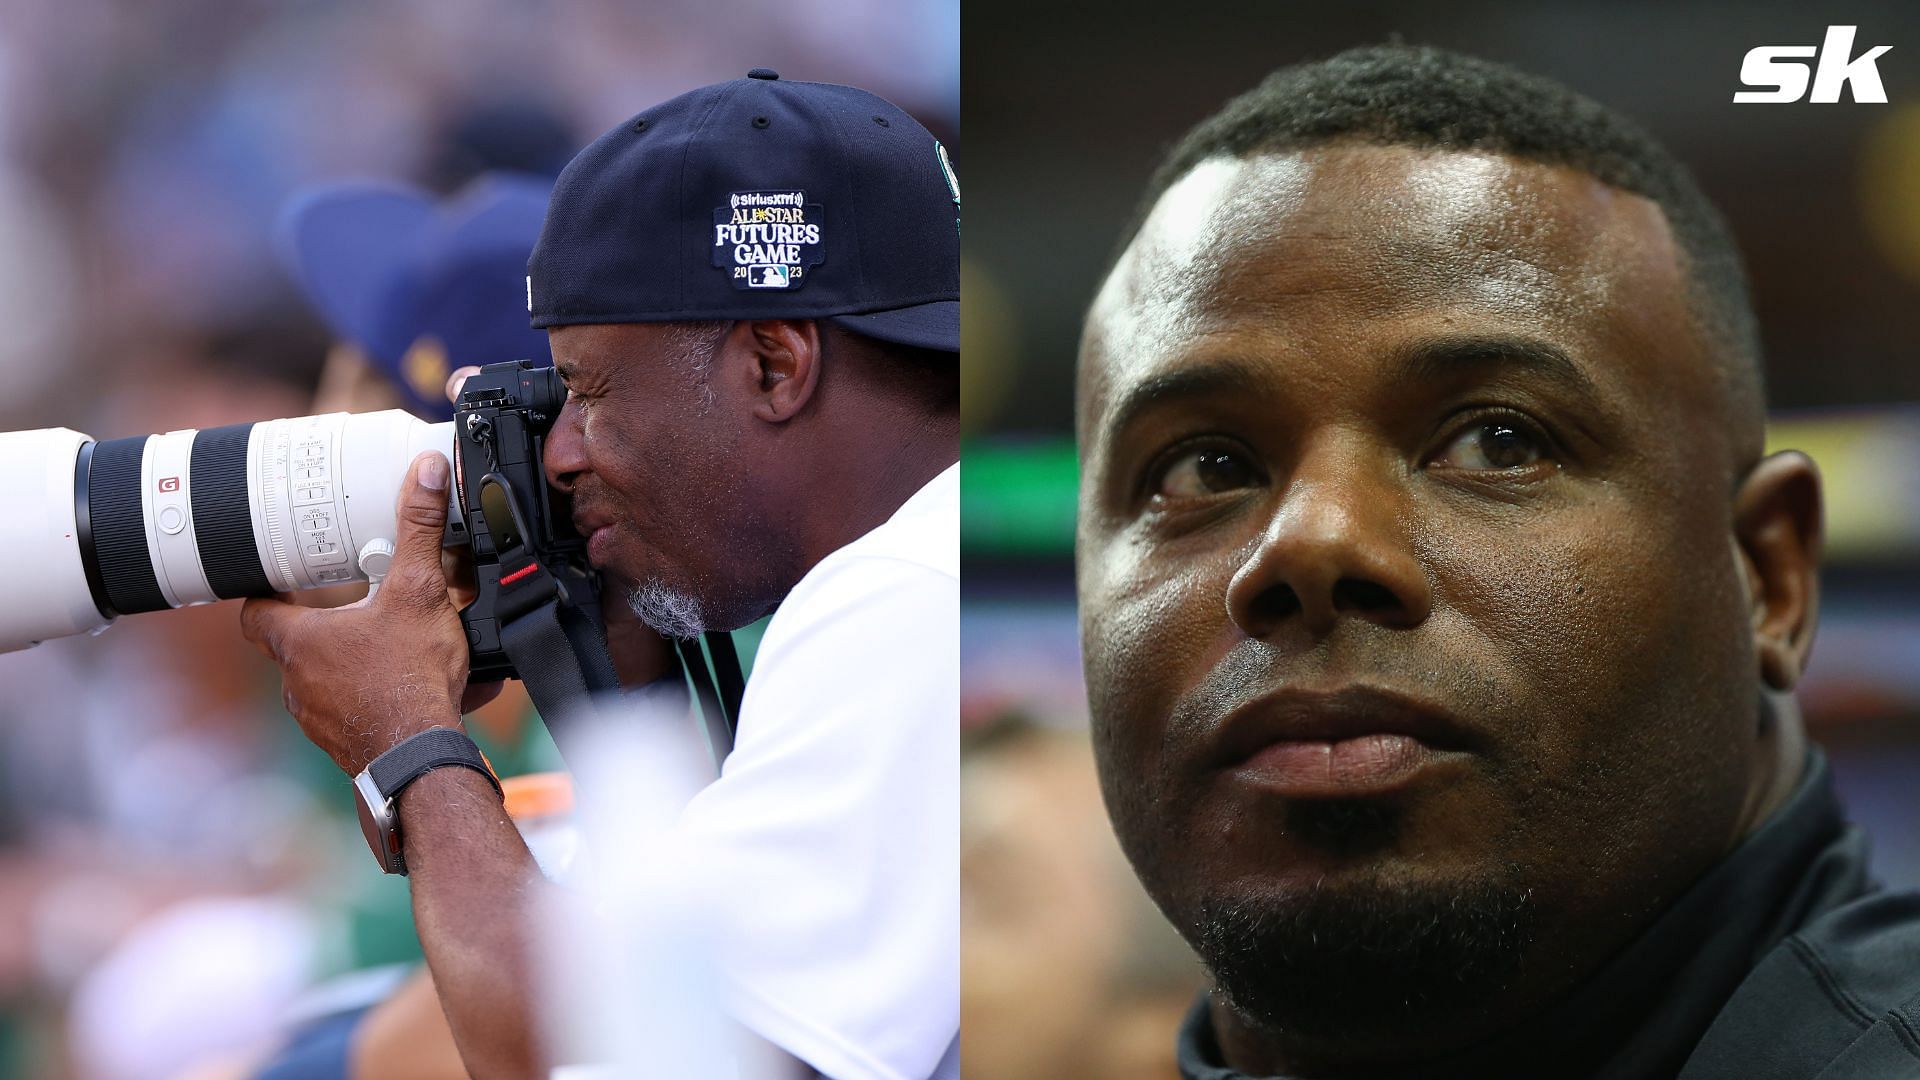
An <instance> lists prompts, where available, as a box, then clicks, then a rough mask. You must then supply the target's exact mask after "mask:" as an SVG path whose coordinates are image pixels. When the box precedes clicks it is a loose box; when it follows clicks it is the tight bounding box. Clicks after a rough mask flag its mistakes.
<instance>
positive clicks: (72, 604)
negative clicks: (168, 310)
mask: <svg viewBox="0 0 1920 1080" xmlns="http://www.w3.org/2000/svg"><path fill="white" fill-rule="evenodd" d="M453 445H454V435H453V425H452V424H451V423H443V424H428V423H426V422H424V421H422V420H419V419H417V418H415V417H413V416H411V415H409V414H407V413H405V412H402V411H400V410H397V409H396V410H389V411H387V412H379V413H366V414H360V415H349V414H346V413H332V414H329V415H325V416H303V417H296V418H293V419H289V420H269V421H265V422H263V423H259V424H238V425H234V426H232V427H225V428H211V429H207V430H202V431H192V430H189V431H174V432H168V433H167V434H165V435H153V436H144V435H143V436H137V437H134V438H128V439H113V440H109V441H107V442H98V443H96V442H94V441H93V440H91V439H89V438H87V437H86V436H85V435H82V434H80V433H78V432H73V431H68V430H66V429H64V428H56V429H47V430H42V431H27V432H10V433H0V507H5V508H6V509H5V511H3V512H0V560H4V564H5V565H9V566H12V567H13V568H14V569H15V582H14V584H13V585H12V586H10V587H9V601H8V602H7V603H5V604H0V652H10V651H12V650H15V649H22V648H26V647H28V646H30V645H34V644H37V643H39V642H40V641H42V640H44V639H46V638H50V637H63V636H66V635H70V634H79V633H85V632H88V631H94V630H98V629H100V628H102V627H104V626H106V625H107V623H108V622H110V621H111V620H112V619H113V618H114V617H116V616H119V615H129V614H134V613H136V612H142V611H157V610H160V609H162V608H168V607H181V606H185V605H188V604H204V603H210V602H212V601H215V600H224V599H232V598H234V597H240V596H263V595H266V594H268V593H271V592H295V591H299V590H303V589H311V588H317V587H319V586H322V585H331V584H340V583H344V582H351V581H364V580H366V576H367V575H366V574H365V573H364V572H363V571H362V569H361V567H360V565H359V552H360V551H361V550H362V549H363V548H364V547H365V546H366V545H367V544H368V543H369V542H370V541H374V540H388V541H391V540H393V539H394V537H395V533H396V531H397V530H396V524H397V522H396V516H395V506H394V504H395V500H396V499H397V498H398V496H399V492H400V484H401V482H402V480H404V479H405V477H406V470H407V464H408V463H409V462H410V461H411V460H412V459H413V458H414V457H415V456H416V455H417V454H419V453H421V452H422V451H426V450H433V451H437V452H439V453H440V454H441V455H443V456H449V457H450V456H451V454H452V450H453ZM449 499H450V502H451V494H450V496H449ZM450 512H451V507H450ZM382 546H383V545H375V549H379V548H381V547H382Z"/></svg>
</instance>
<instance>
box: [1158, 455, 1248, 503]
mask: <svg viewBox="0 0 1920 1080" xmlns="http://www.w3.org/2000/svg"><path fill="white" fill-rule="evenodd" d="M1259 482H1260V474H1259V471H1258V470H1257V469H1255V468H1254V466H1253V463H1252V462H1250V461H1248V460H1247V459H1246V458H1244V457H1242V456H1240V455H1239V454H1236V453H1234V452H1233V451H1231V450H1225V449H1221V448H1220V447H1212V446H1209V447H1200V448H1196V449H1193V450H1188V451H1187V452H1185V453H1183V454H1181V455H1180V456H1179V457H1176V458H1174V459H1173V460H1172V462H1170V463H1169V464H1168V465H1167V467H1166V469H1165V470H1164V471H1162V472H1161V474H1160V482H1159V483H1158V484H1157V485H1155V486H1154V491H1153V494H1154V496H1155V497H1157V498H1162V499H1199V498H1205V497H1206V496H1208V495H1217V494H1219V493H1221V492H1223V491H1234V490H1238V489H1240V488H1246V487H1252V486H1254V485H1255V484H1257V483H1259Z"/></svg>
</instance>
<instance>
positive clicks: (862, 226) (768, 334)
mask: <svg viewBox="0 0 1920 1080" xmlns="http://www.w3.org/2000/svg"><path fill="white" fill-rule="evenodd" d="M524 301H525V304H526V307H527V309H528V310H529V311H530V313H531V316H532V323H533V325H534V326H535V327H538V328H541V329H544V330H546V331H547V332H548V334H549V342H550V344H551V346H552V352H553V357H554V361H555V366H556V368H557V369H558V371H559V373H560V375H561V377H562V378H563V379H564V380H565V381H566V383H567V386H568V389H569V397H568V400H567V404H566V406H565V408H564V410H563V412H562V413H561V415H560V417H559V418H558V420H557V422H556V424H555V427H554V429H553V432H552V433H551V435H550V436H549V437H548V441H547V444H546V460H545V466H546V471H547V476H548V478H549V480H550V481H551V482H552V483H553V484H554V485H555V486H556V487H557V488H559V489H560V490H562V491H564V492H566V493H568V494H570V495H571V496H572V499H573V508H574V515H575V519H576V524H577V525H578V527H579V528H580V530H581V532H582V533H583V534H584V535H587V536H589V537H590V540H589V552H590V556H591V558H592V561H593V562H594V564H595V565H596V566H597V567H599V569H600V570H601V571H602V572H603V573H604V574H605V575H606V577H607V579H608V584H609V587H610V588H612V589H615V590H617V592H616V595H623V596H624V597H625V598H626V600H627V605H626V606H627V607H628V608H629V609H630V610H631V611H632V612H633V613H634V614H635V615H636V616H637V618H638V619H639V620H640V621H641V623H643V624H644V626H645V627H647V628H649V629H648V632H647V633H645V634H644V635H642V634H633V635H627V636H624V637H623V638H621V639H620V640H618V641H616V642H615V649H616V660H617V662H618V663H619V665H620V669H621V673H622V678H623V681H625V682H627V683H628V684H630V685H632V684H638V683H645V682H648V681H651V680H653V679H657V678H661V677H672V678H678V675H677V673H676V672H675V668H674V665H673V662H672V660H671V651H670V648H671V647H670V639H673V638H692V637H696V636H698V635H699V634H701V633H702V632H704V631H708V630H729V629H734V628H737V627H740V626H743V625H745V624H747V623H750V622H752V621H754V620H756V619H759V618H761V617H764V616H767V615H769V614H772V616H773V618H772V621H771V623H770V624H769V626H768V628H767V631H766V634H765V636H764V637H763V639H762V641H761V644H760V648H759V653H758V655H757V657H756V661H755V664H754V669H753V672H752V676H751V678H750V679H749V681H748V684H747V687H746V695H745V699H744V702H743V704H742V707H741V716H740V721H739V733H738V739H737V743H736V745H735V748H734V750H733V752H732V754H731V756H730V757H728V758H727V759H726V762H725V764H724V767H723V769H722V770H721V773H720V776H719V777H718V779H716V780H714V781H713V782H712V783H711V784H710V785H709V786H708V787H706V788H705V789H704V790H702V791H701V792H700V793H699V794H698V795H697V796H695V797H694V798H693V800H692V802H691V803H690V804H689V805H688V806H687V807H686V809H685V811H684V812H683V813H682V814H681V815H680V817H679V820H678V823H677V828H678V831H679V833H680V834H681V836H682V838H683V839H684V840H685V841H686V842H687V843H688V844H689V845H691V846H693V847H696V848H697V849H698V850H700V851H701V853H702V862H701V866H700V871H701V873H702V874H704V875H705V876H706V882H705V884H707V885H708V886H712V887H713V888H712V892H713V894H714V895H718V896H721V897H723V898H724V901H723V902H722V903H721V904H719V905H717V909H716V910H715V911H713V912H712V917H713V919H714V922H715V925H716V926H717V927H719V928H720V931H719V932H721V933H722V934H724V935H725V936H726V937H727V938H728V939H729V943H730V944H731V945H733V946H735V947H734V948H731V949H730V950H729V958H728V961H727V967H726V971H725V975H726V983H727V989H728V1004H729V1008H730V1010H731V1012H732V1014H733V1016H734V1017H735V1018H736V1019H737V1020H738V1021H739V1023H740V1024H742V1025H743V1026H744V1027H745V1029H747V1030H749V1031H751V1032H753V1033H754V1034H756V1035H757V1036H759V1037H760V1038H761V1039H762V1040H764V1041H765V1042H766V1043H768V1044H770V1045H772V1046H773V1047H776V1048H778V1049H779V1050H780V1051H781V1052H782V1053H783V1054H784V1055H785V1060H786V1061H787V1063H788V1066H789V1067H790V1068H791V1070H792V1071H793V1072H794V1073H795V1074H796V1075H800V1074H807V1075H811V1074H821V1075H826V1076H831V1077H836V1078H863V1077H874V1078H889V1080H895V1078H905V1077H914V1078H918V1077H927V1076H939V1077H953V1076H957V1074H958V1062H957V1028H958V986H957V979H958V975H957V969H958V957H957V953H958V943H957V940H956V935H957V924H958V911H957V907H958V897H957V892H958V867H957V837H956V833H957V821H956V813H957V811H956V802H957V784H958V779H957V774H958V764H957V753H958V751H957V732H958V702H957V696H958V667H959V657H958V625H957V621H958V613H959V591H958V563H959V535H958V528H959V517H958V514H959V484H958V465H957V462H958V457H959V439H958V430H959V392H958V385H959V363H958V351H959V189H958V182H957V180H956V179H955V178H954V175H953V171H952V169H951V167H950V164H949V162H948V160H947V155H946V152H945V150H944V148H942V147H941V146H940V145H939V143H938V142H936V141H935V140H934V138H933V137H932V136H931V135H930V134H928V133H927V131H926V130H925V129H924V128H923V127H921V125H920V124H919V123H918V122H916V121H915V120H914V119H913V118H912V117H910V116H908V115H907V114H906V113H904V112H902V111H901V110H900V109H898V108H896V107H895V106H893V105H891V104H890V103H888V102H886V101H884V100H882V99H880V98H878V97H875V96H874V95H872V94H869V93H866V92H865V91H861V90H857V89H853V88H850V87H843V86H834V85H829V84H821V83H805V82H794V81H789V80H783V79H781V78H780V77H779V75H778V74H777V73H775V72H773V71H769V70H765V69H755V70H754V71H753V72H751V73H749V75H748V76H747V77H746V78H743V79H737V80H733V81H731V82H726V83H721V84H718V85H714V86H708V87H704V88H701V89H699V90H695V91H692V92H691V93H688V94H684V95H682V96H680V97H677V98H674V99H672V100H670V101H666V102H663V103H661V104H659V105H657V106H655V107H653V108H650V109H648V110H645V111H643V112H641V113H640V114H638V115H636V116H634V117H632V118H631V119H629V120H627V121H625V122H623V123H622V124H620V125H619V126H618V127H616V128H614V129H613V130H611V131H609V132H608V133H607V134H605V135H603V136H602V137H601V138H600V139H598V140H596V141H595V142H594V143H593V144H592V145H590V146H589V147H588V148H587V149H586V150H584V151H583V152H582V153H581V154H580V155H579V156H578V157H576V158H575V159H574V161H573V162H572V163H571V164H570V165H569V166H568V167H567V169H566V171H565V172H564V173H563V174H562V175H561V177H560V179H559V182H558V184H557V185H556V188H555V191H554V195H553V199H552V202H551V204H550V206H549V208H548V212H547V217H546V221H545V225H544V228H543V230H542V233H541V237H540V242H539V244H538V246H537V247H536V248H535V250H534V252H533V257H532V259H531V261H530V263H529V264H528V275H527V280H526V282H525V296H524ZM448 482H449V481H448V476H447V469H446V462H445V459H444V458H442V457H440V456H439V455H433V454H429V455H423V456H422V458H421V459H420V460H419V461H417V462H416V463H415V465H414V467H413V469H412V470H410V472H409V474H408V478H407V481H406V484H405V485H404V487H403V491H402V495H401V502H400V518H401V521H402V526H401V535H400V536H399V537H398V538H397V539H396V554H395V558H394V562H393V565H392V569H391V571H390V574H389V577H388V578H387V580H386V582H385V584H384V585H383V587H382V588H381V589H380V590H379V592H378V593H377V594H376V595H375V597H374V598H373V599H372V600H371V601H369V602H368V603H367V604H364V605H359V606H355V607H350V608H346V609H336V610H313V609H304V608H297V607H294V606H292V605H289V604H285V603H282V602H279V601H259V602H255V603H252V604H250V606H249V607H248V608H247V610H246V612H245V614H244V615H243V625H244V628H245V631H246V633H247V635H248V637H249V638H251V639H252V640H253V641H255V642H256V643H257V644H258V645H259V646H260V647H261V648H262V649H263V650H264V651H266V652H268V653H269V654H270V655H271V656H273V657H274V658H275V660H276V661H277V662H278V663H279V664H280V666H281V670H282V675H283V679H284V683H285V689H286V695H287V702H288V704H289V707H290V709H291V711H293V713H294V715H295V717H296V718H297V719H298V720H299V722H300V725H301V728H302V730H304V731H305V732H306V733H307V735H308V736H309V737H310V738H312V739H313V740H314V742H315V743H316V744H318V745H319V746H321V747H322V748H323V749H325V750H327V752H328V753H329V754H330V755H331V756H332V757H333V758H334V760H335V762H336V763H338V764H339V766H340V767H341V768H342V769H343V770H344V771H346V772H347V773H349V774H357V773H360V772H362V771H363V770H365V769H367V768H368V767H369V764H370V763H371V762H373V761H375V760H376V759H378V758H381V757H382V755H387V754H392V753H394V748H395V747H402V752H406V748H407V747H409V746H419V745H425V743H424V742H421V741H420V740H423V739H434V740H454V739H456V738H457V737H456V736H451V735H449V734H448V733H449V732H453V733H457V732H459V731H460V730H461V719H460V714H461V705H462V697H463V693H464V692H465V691H466V689H467V687H466V681H467V644H466V640H465V637H464V635H463V633H462V631H461V628H460V623H459V620H458V617H457V614H456V612H455V610H454V608H453V606H452V605H451V604H450V603H449V601H448V597H447V583H446V580H445V578H444V576H443V574H442V572H441V569H440V561H439V558H440V548H439V545H440V537H441V529H442V526H443V518H444V513H445V504H446V494H445V493H446V489H447V485H448ZM423 733H425V734H423ZM441 745H444V746H453V747H454V749H453V750H450V751H449V754H450V755H451V756H455V757H458V758H459V759H460V760H459V762H458V763H457V764H456V765H455V767H447V768H435V769H432V770H431V771H426V772H422V773H419V774H418V775H417V776H416V778H415V779H413V780H412V782H411V783H410V784H409V785H408V786H406V787H405V788H404V789H403V790H400V791H399V792H398V793H397V795H396V797H395V800H394V806H395V807H396V809H397V813H398V817H399V835H400V841H401V843H402V845H403V854H404V858H405V861H406V865H407V868H408V870H409V872H410V875H411V878H412V893H413V900H414V911H415V920H416V925H417V927H418V929H419V932H420V937H421V941H422V944H423V946H424V948H425V951H426V954H427V959H428V963H429V965H430V967H431V968H432V971H433V977H434V984H435V987H436V989H437V991H438V995H439V1004H440V1007H441V1008H442V1010H444V1012H445V1015H446V1018H447V1020H448V1023H449V1026H450V1027H451V1030H452V1032H453V1035H454V1039H455V1042H456V1043H457V1045H458V1048H459V1051H460V1055H461V1058H462V1060H463V1061H464V1063H465V1065H466V1067H467V1068H468V1069H469V1070H471V1071H472V1072H473V1073H474V1074H475V1075H477V1076H525V1075H531V1074H534V1073H537V1072H539V1071H541V1070H542V1069H543V1068H545V1067H547V1066H549V1065H551V1064H553V1063H552V1062H551V1061H550V1060H549V1058H550V1054H549V1053H548V1051H547V1050H546V1049H545V1048H543V1046H542V1044H541V1039H540V1031H539V1028H538V1018H537V1015H536V1010H535V1007H534V1003H533V1002H532V1001H531V992H530V987H531V985H532V979H531V977H530V971H531V965H532V962H533V957H532V956H531V955H530V950H531V948H532V946H531V945H530V941H531V940H533V938H532V935H533V933H534V928H533V927H532V926H530V925H529V914H530V912H532V911H533V910H534V909H535V905H536V904H537V903H538V901H539V896H540V894H541V891H542V887H543V882H542V880H541V878H540V876H539V874H538V872H537V870H536V868H535V865H534V863H533V861H532V859H531V857H530V856H529V855H528V852H527V849H526V846H525V844H523V843H522V841H521V839H520V837H519V835H518V834H517V833H516V832H515V831H514V829H513V826H512V825H511V823H510V822H509V821H508V820H507V819H506V817H505V815H503V813H502V811H501V800H500V796H499V794H498V791H497V789H496V787H495V786H494V783H493V780H492V778H491V776H490V775H488V774H487V772H486V770H485V766H484V764H480V763H478V762H477V760H476V759H475V758H474V757H473V756H469V755H467V754H466V752H465V751H464V750H462V749H459V744H458V743H457V742H454V741H443V742H442V743H441ZM388 760H399V759H398V758H389V759H388ZM459 765H467V766H469V767H458V766H459ZM630 962H632V963H636V964H644V963H646V962H647V958H645V957H633V958H630ZM636 1021H637V1022H644V1018H636ZM726 1067H727V1066H725V1065H724V1064H723V1063H722V1062H721V1060H720V1058H719V1051H718V1050H716V1061H715V1072H716V1073H718V1072H721V1071H724V1069H725V1068H726Z"/></svg>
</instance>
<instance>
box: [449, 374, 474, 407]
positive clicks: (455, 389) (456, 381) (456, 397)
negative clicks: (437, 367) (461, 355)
mask: <svg viewBox="0 0 1920 1080" xmlns="http://www.w3.org/2000/svg"><path fill="white" fill-rule="evenodd" d="M478 374H480V369H479V368H477V367H474V366H473V365H472V364H468V365H467V366H466V367H457V368H454V369H453V374H451V375H449V376H447V400H448V401H451V402H455V403H458V402H459V401H460V387H461V386H462V385H463V384H464V383H465V382H466V381H467V380H468V379H470V378H472V377H473V376H475V375H478Z"/></svg>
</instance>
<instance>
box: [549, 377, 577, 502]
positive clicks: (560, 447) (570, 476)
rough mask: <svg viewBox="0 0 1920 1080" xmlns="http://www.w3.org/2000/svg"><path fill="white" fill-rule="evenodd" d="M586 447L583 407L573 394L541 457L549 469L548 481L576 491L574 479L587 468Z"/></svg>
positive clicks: (568, 492) (561, 409) (565, 490)
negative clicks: (581, 411)
mask: <svg viewBox="0 0 1920 1080" xmlns="http://www.w3.org/2000/svg"><path fill="white" fill-rule="evenodd" d="M586 450H587V441H586V436H585V432H584V431H582V429H581V424H580V409H579V407H578V406H576V405H575V404H574V403H573V400H572V399H571V398H569V399H568V400H567V403H566V404H565V405H563V406H561V408H560V415H559V416H557V417H555V418H554V421H553V430H552V431H549V432H547V445H546V450H545V452H544V453H543V454H542V455H541V458H540V463H541V465H542V466H544V467H545V468H546V470H547V483H549V484H552V485H553V486H554V487H557V488H559V489H560V490H561V491H563V492H565V493H567V494H568V495H571V494H573V485H574V481H576V480H578V479H579V478H580V474H581V473H583V472H585V471H586V469H587V454H586Z"/></svg>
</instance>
